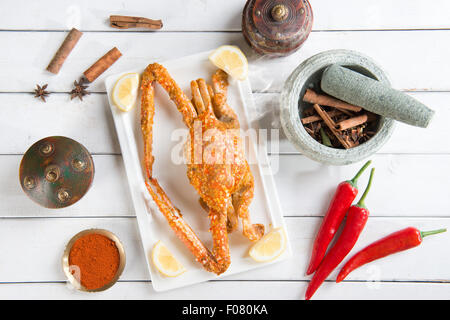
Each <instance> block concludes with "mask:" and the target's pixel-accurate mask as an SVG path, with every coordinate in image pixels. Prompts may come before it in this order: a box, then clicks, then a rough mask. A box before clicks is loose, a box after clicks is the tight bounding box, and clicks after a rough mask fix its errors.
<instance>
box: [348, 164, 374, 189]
mask: <svg viewBox="0 0 450 320" xmlns="http://www.w3.org/2000/svg"><path fill="white" fill-rule="evenodd" d="M371 163H372V160H369V161H367V162H366V163H365V164H364V166H363V167H362V168H361V169H359V171H358V173H356V175H355V177H354V178H353V179H351V180H349V183H350V184H352V185H353V186H354V187H356V184H357V182H358V178H359V177H360V176H361V175H362V173H363V172H364V170H366V169H367V167H368V166H370V164H371Z"/></svg>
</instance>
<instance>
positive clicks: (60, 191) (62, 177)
mask: <svg viewBox="0 0 450 320" xmlns="http://www.w3.org/2000/svg"><path fill="white" fill-rule="evenodd" d="M19 177H20V184H21V186H22V189H23V191H25V193H26V194H27V195H28V196H29V197H30V198H31V199H32V200H33V201H35V202H36V203H38V204H40V205H41V206H43V207H46V208H64V207H67V206H70V205H71V204H74V203H75V202H77V201H78V200H80V199H81V198H82V197H83V196H84V195H85V194H86V192H87V191H88V190H89V188H90V186H91V184H92V181H93V179H94V162H93V160H92V157H91V155H90V154H89V152H88V151H87V149H86V148H85V147H84V146H83V145H81V144H80V143H78V142H76V141H75V140H72V139H70V138H66V137H60V136H53V137H47V138H44V139H42V140H39V141H38V142H36V143H34V144H33V145H32V146H31V147H30V148H29V149H28V150H27V152H26V153H25V154H24V156H23V158H22V161H21V163H20V169H19Z"/></svg>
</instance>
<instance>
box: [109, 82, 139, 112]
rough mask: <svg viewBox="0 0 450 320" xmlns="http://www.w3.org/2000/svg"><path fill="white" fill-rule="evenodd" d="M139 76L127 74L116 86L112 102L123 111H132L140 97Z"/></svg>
mask: <svg viewBox="0 0 450 320" xmlns="http://www.w3.org/2000/svg"><path fill="white" fill-rule="evenodd" d="M138 89H139V74H138V73H127V74H124V75H123V76H121V77H120V78H119V79H118V80H117V81H116V84H115V85H114V88H113V91H112V100H113V102H114V104H115V105H116V106H117V107H118V108H119V109H120V110H122V111H130V110H131V109H132V108H133V106H134V104H135V102H136V98H137V95H138Z"/></svg>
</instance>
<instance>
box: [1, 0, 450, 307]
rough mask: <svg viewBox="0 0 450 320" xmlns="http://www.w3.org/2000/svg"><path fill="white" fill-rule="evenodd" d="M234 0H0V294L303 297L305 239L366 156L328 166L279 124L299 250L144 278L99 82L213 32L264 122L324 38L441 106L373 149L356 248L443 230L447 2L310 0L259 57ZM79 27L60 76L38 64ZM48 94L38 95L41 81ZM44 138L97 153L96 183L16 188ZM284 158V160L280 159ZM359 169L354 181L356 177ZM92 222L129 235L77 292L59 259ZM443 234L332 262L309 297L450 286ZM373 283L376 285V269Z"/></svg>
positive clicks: (409, 294) (285, 195)
mask: <svg viewBox="0 0 450 320" xmlns="http://www.w3.org/2000/svg"><path fill="white" fill-rule="evenodd" d="M244 2H245V1H243V0H227V1H220V2H218V1H206V0H172V1H167V0H166V1H137V0H136V1H131V0H130V1H118V0H108V1H106V0H103V1H88V0H83V1H78V2H77V4H72V1H68V0H67V1H50V0H41V1H25V0H15V1H1V2H0V43H1V48H2V49H1V50H0V70H1V73H0V112H1V117H0V167H1V170H0V181H1V183H0V216H1V218H2V219H1V220H0V298H57V299H97V298H101V299H104V298H108V299H109V298H114V299H130V298H134V299H183V298H184V299H301V298H303V296H304V292H305V289H306V286H307V283H308V280H309V277H306V276H305V275H304V273H305V269H306V264H307V262H308V259H309V254H310V250H311V245H312V239H313V237H314V235H315V233H316V231H317V228H318V226H319V224H320V221H321V217H322V216H323V214H324V210H325V209H326V206H327V203H328V200H329V197H330V195H331V194H332V192H333V191H334V188H335V185H336V184H337V183H338V182H340V181H341V180H344V179H347V178H349V177H351V176H352V175H353V173H354V172H355V171H356V169H357V168H358V167H359V166H360V163H358V164H355V165H351V166H347V167H333V166H324V165H320V164H318V163H316V162H313V161H311V160H309V159H307V158H305V157H304V156H302V155H301V154H299V153H298V152H297V151H296V150H295V149H294V148H293V147H292V146H291V145H290V143H289V142H288V141H287V140H286V139H285V137H284V135H283V133H282V132H281V131H280V139H281V141H280V146H279V149H278V150H277V149H276V148H270V147H269V153H270V158H271V161H272V164H273V166H274V169H275V170H276V171H277V172H276V174H275V181H276V184H277V187H278V192H279V196H280V198H281V202H282V207H283V210H284V215H285V217H286V220H287V225H288V232H289V240H290V241H291V243H292V247H293V251H294V257H293V258H292V259H290V260H289V261H287V262H283V263H280V264H278V265H274V266H272V267H268V268H265V269H260V270H257V271H255V272H251V273H243V274H239V275H236V276H233V277H228V278H224V279H223V280H220V281H211V282H208V283H204V284H200V285H196V286H193V287H188V288H184V289H180V290H174V291H169V292H165V293H156V292H154V291H153V289H152V287H151V283H150V279H149V274H148V272H147V270H146V268H145V261H144V259H145V256H144V253H143V251H142V249H141V245H140V242H139V234H138V232H137V225H136V219H135V213H134V209H133V205H132V202H131V198H130V195H129V191H128V185H127V179H126V176H125V172H124V167H123V163H122V157H121V153H120V146H119V144H118V141H117V136H116V133H115V129H114V125H113V122H112V117H111V114H110V110H109V107H108V105H107V97H106V95H105V89H104V84H103V79H104V78H105V77H106V76H108V75H109V74H113V73H116V72H121V71H124V70H127V69H132V68H135V67H137V66H141V65H145V64H146V63H150V62H152V61H164V60H167V59H172V58H177V57H181V56H184V55H188V54H193V53H196V52H201V51H205V50H210V49H214V48H216V47H218V46H219V45H222V44H235V45H238V46H240V47H241V48H242V49H243V50H244V51H245V52H246V53H247V54H248V55H249V57H250V60H251V65H250V72H251V73H250V77H251V82H252V87H253V90H254V98H255V101H256V105H257V110H256V113H255V114H256V116H257V117H256V118H257V119H258V120H260V122H261V126H262V127H263V128H268V129H270V128H280V122H279V119H278V112H277V108H278V102H277V99H278V93H279V91H280V88H281V87H282V85H283V82H284V80H285V79H286V77H287V76H288V75H289V74H290V72H291V71H292V70H293V69H294V68H295V66H297V65H298V64H299V63H300V62H302V61H303V60H304V59H306V58H308V57H310V56H312V55H314V54H316V53H318V52H321V51H324V50H328V49H337V48H345V49H353V50H357V51H361V52H363V53H365V54H367V55H369V56H371V57H372V58H373V59H375V60H376V61H377V62H378V63H379V64H380V65H381V66H382V67H383V68H384V69H385V70H386V71H387V72H388V74H389V76H390V79H391V81H392V83H393V86H394V87H395V88H397V89H400V90H403V91H407V92H408V93H409V94H411V95H412V96H414V97H416V98H417V99H419V100H421V101H422V102H424V103H426V104H428V105H429V106H430V107H432V108H434V109H435V110H436V111H437V114H436V117H435V119H434V122H433V123H432V125H431V126H430V127H429V128H428V129H419V128H414V127H410V126H407V125H402V124H399V125H398V126H397V130H396V131H395V133H394V136H393V137H392V139H391V140H390V141H389V143H387V144H386V145H385V146H384V147H383V148H382V149H381V150H380V152H378V153H377V154H376V155H375V156H373V157H372V159H373V161H374V165H375V166H376V168H377V173H376V177H375V181H374V185H373V188H372V191H371V194H370V195H369V197H368V199H367V204H368V206H369V208H370V209H371V217H370V219H369V222H368V223H367V226H366V229H365V230H364V232H363V234H362V236H361V238H360V240H359V241H358V243H357V245H356V247H355V248H354V251H353V252H356V250H358V249H360V248H362V247H364V246H365V245H367V244H369V243H371V242H372V241H374V240H376V239H378V238H380V237H381V236H384V235H386V234H388V233H390V232H392V231H395V230H398V229H400V228H403V227H407V226H416V227H418V228H420V229H422V230H429V229H437V228H442V227H450V191H449V181H450V142H449V135H450V126H449V125H448V121H449V119H450V108H449V107H450V80H449V75H450V63H449V57H450V19H449V18H450V2H449V1H447V0H433V1H420V0H397V1H391V0H365V1H360V0H341V1H338V2H337V1H332V0H312V1H311V5H312V7H313V12H314V26H313V32H312V33H311V35H310V37H309V39H308V40H307V42H306V43H305V44H304V46H303V47H302V48H301V49H300V51H298V52H297V53H295V54H293V55H292V56H289V57H287V58H284V59H273V60H266V59H257V60H255V59H254V55H252V53H251V50H250V49H249V48H248V46H247V45H246V44H245V42H244V40H243V37H242V35H241V33H240V28H241V12H242V9H243V6H244ZM110 14H122V15H136V16H145V17H149V18H155V19H159V18H161V19H162V20H163V22H164V28H163V29H162V30H161V31H158V32H144V31H142V30H133V29H131V30H123V31H118V30H116V29H112V28H110V27H109V26H108V18H109V15H110ZM73 26H75V27H77V28H79V29H80V30H81V31H83V32H84V35H83V37H82V39H81V40H80V42H79V43H78V45H77V46H76V47H75V49H74V51H73V52H72V53H71V55H70V57H69V58H68V59H67V61H66V63H65V64H64V66H63V68H62V69H61V71H60V74H59V75H57V76H54V75H51V74H49V73H48V72H46V71H45V68H46V66H47V64H48V62H49V61H50V59H51V58H52V56H53V54H54V52H55V51H56V50H57V48H58V47H59V45H60V44H61V42H62V40H63V39H64V37H65V35H66V32H67V30H69V29H70V28H71V27H73ZM113 46H117V47H118V48H119V49H120V50H121V51H122V53H123V57H122V58H120V60H119V61H118V62H117V63H116V64H114V65H113V66H112V67H111V68H110V69H109V70H108V71H107V72H106V73H105V74H103V75H102V76H101V77H100V78H99V79H97V80H96V81H95V82H94V83H93V84H92V85H91V86H90V88H89V89H90V90H91V91H92V92H93V93H92V94H91V95H90V96H87V97H86V98H85V99H84V101H83V102H80V101H78V100H72V101H71V100H70V97H69V95H68V94H67V93H68V92H69V91H70V90H71V89H72V83H73V81H74V80H76V79H78V77H79V76H80V75H81V73H82V72H83V71H84V70H85V69H86V68H87V67H88V66H90V65H91V64H92V63H93V62H94V61H95V60H97V59H98V58H99V57H100V56H101V55H103V54H104V53H105V52H106V51H107V50H109V49H110V48H112V47H113ZM45 83H48V84H49V87H48V89H49V90H50V91H51V92H53V93H52V94H51V96H50V97H49V98H48V99H47V103H43V102H41V101H40V100H38V99H35V98H34V97H33V94H32V91H33V89H34V87H35V85H36V84H41V85H42V84H45ZM50 135H63V136H68V137H71V138H73V139H75V140H77V141H79V142H81V143H82V144H84V145H85V146H86V147H87V148H88V150H89V151H90V152H91V153H92V154H93V158H94V161H95V167H96V176H95V179H94V184H93V187H92V188H91V190H90V191H89V192H88V194H87V195H86V196H85V197H84V198H83V199H82V200H81V201H79V202H78V203H76V204H75V205H73V206H71V207H68V208H66V209H61V210H57V211H55V210H47V209H44V208H41V207H39V206H37V205H35V204H34V203H33V202H32V201H30V200H29V199H28V198H27V197H26V196H25V194H24V193H23V191H22V190H21V188H20V185H19V181H18V167H19V162H20V160H21V157H22V154H23V153H24V152H25V151H26V150H27V148H28V147H29V146H30V145H31V144H32V143H34V142H35V141H37V140H39V139H41V138H43V137H46V136H50ZM277 168H278V169H277ZM365 183H366V178H365V179H362V181H360V186H364V185H365ZM89 227H101V228H105V229H109V230H111V231H113V232H114V233H116V234H117V235H118V236H119V238H121V239H122V241H123V242H124V245H125V248H126V252H127V266H126V269H125V271H124V273H123V275H122V277H121V280H120V282H119V283H117V284H116V285H115V286H114V287H112V288H111V289H109V290H107V291H105V292H102V293H97V294H83V293H80V292H75V291H73V290H71V289H70V288H69V287H68V286H67V285H66V282H65V277H64V274H63V272H62V270H61V266H60V258H61V254H62V252H63V249H64V246H65V244H66V242H67V241H68V240H69V239H70V238H71V237H72V236H73V235H74V234H75V233H77V232H78V231H80V230H82V229H86V228H89ZM449 246H450V232H447V233H445V234H441V235H439V236H435V237H430V238H427V239H426V240H425V241H424V243H423V245H422V246H420V247H418V248H415V249H413V250H410V251H409V252H404V253H401V254H398V255H395V256H392V257H390V258H388V259H384V260H381V261H378V262H376V263H373V264H371V265H369V266H366V267H364V268H361V269H359V270H357V271H355V272H354V273H352V274H351V276H349V278H348V279H347V281H345V282H344V283H341V284H338V285H337V284H335V283H333V280H334V279H335V276H336V272H334V273H333V274H332V275H331V276H330V278H329V281H327V282H326V283H325V284H324V285H323V287H322V288H321V289H319V290H318V292H317V294H316V295H315V298H316V299H333V298H339V299H398V298H400V299H428V298H433V299H449V298H450V255H449ZM374 281H375V282H374Z"/></svg>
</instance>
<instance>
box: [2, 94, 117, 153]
mask: <svg viewBox="0 0 450 320" xmlns="http://www.w3.org/2000/svg"><path fill="white" fill-rule="evenodd" d="M0 110H1V114H2V116H1V118H0V153H1V154H23V153H25V152H26V150H27V149H28V148H29V147H30V146H31V145H32V144H33V143H35V142H36V141H38V140H40V139H42V138H44V137H48V136H54V135H61V136H66V137H70V138H72V139H74V140H76V141H79V142H80V143H82V144H83V145H84V146H85V147H86V148H87V149H88V150H89V152H91V153H95V154H99V153H100V154H105V153H108V154H120V146H119V142H118V140H117V135H116V129H115V127H114V123H113V120H112V116H111V111H110V109H109V106H108V99H107V97H106V94H91V95H90V96H86V97H85V98H84V99H83V101H80V100H79V99H78V98H77V99H74V100H70V95H69V94H65V93H58V94H53V95H51V96H50V97H48V98H47V102H46V103H44V102H42V101H41V100H40V99H36V98H34V96H33V95H32V94H28V93H11V94H0Z"/></svg>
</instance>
